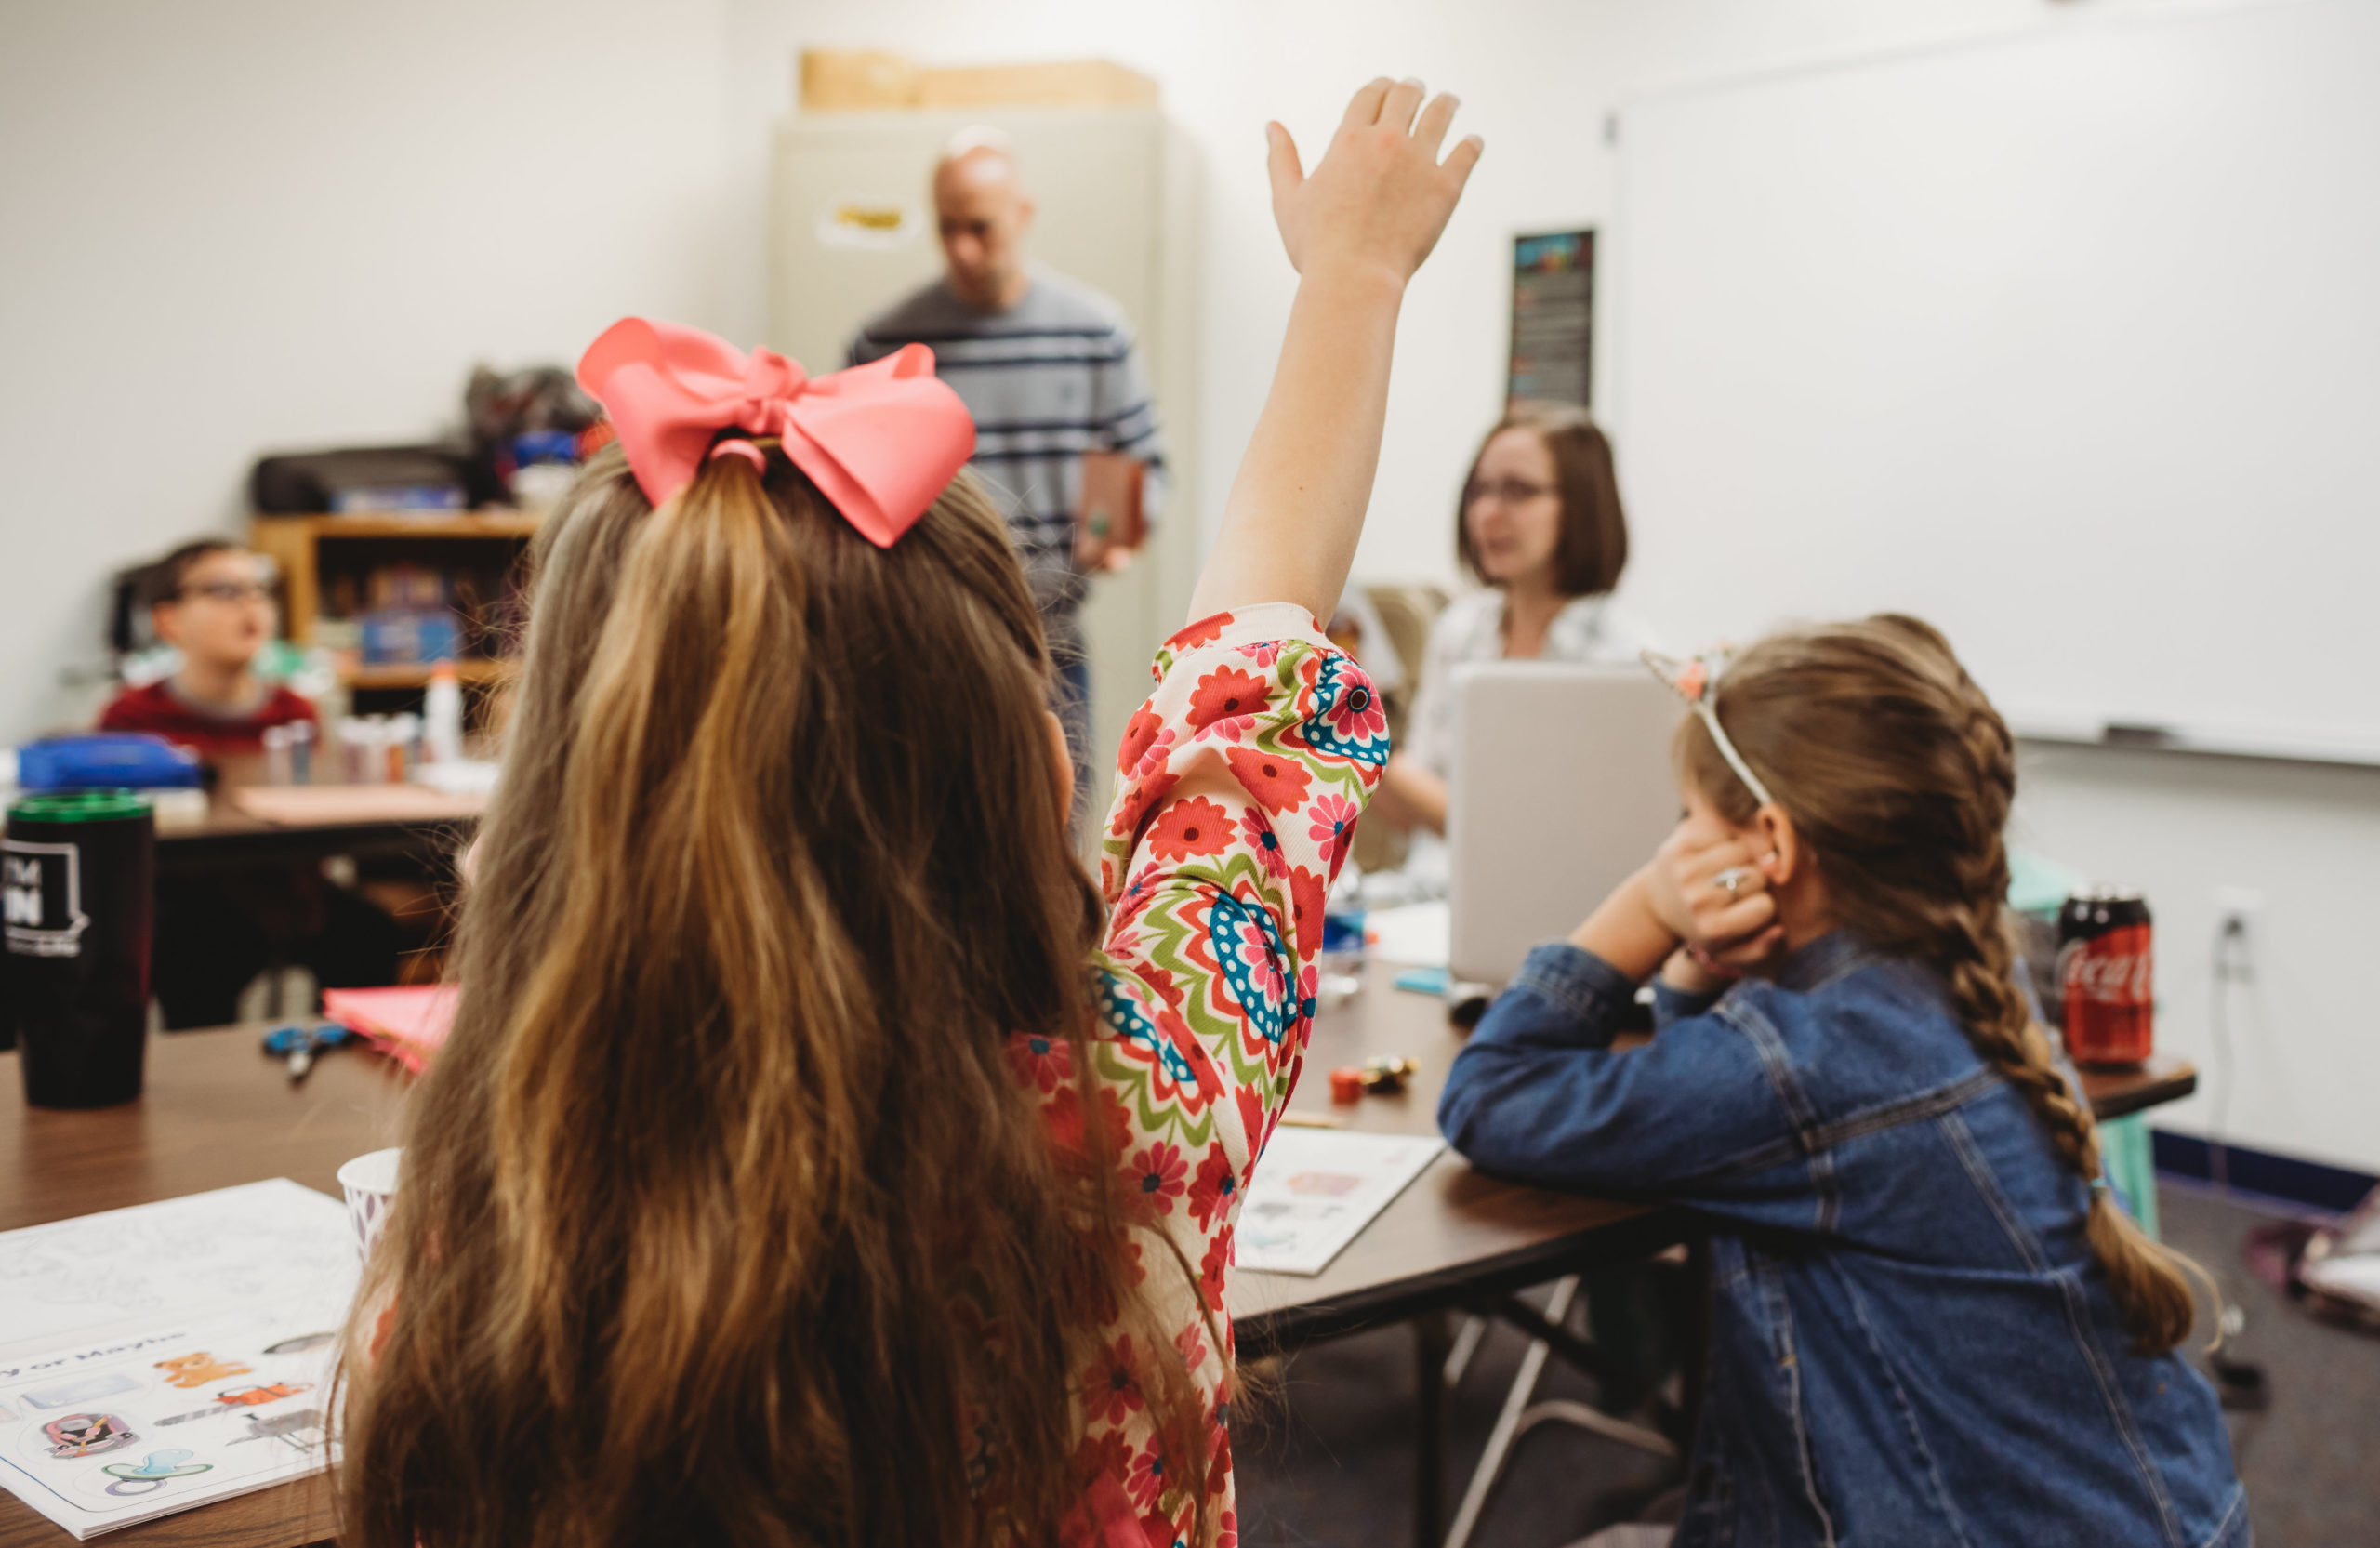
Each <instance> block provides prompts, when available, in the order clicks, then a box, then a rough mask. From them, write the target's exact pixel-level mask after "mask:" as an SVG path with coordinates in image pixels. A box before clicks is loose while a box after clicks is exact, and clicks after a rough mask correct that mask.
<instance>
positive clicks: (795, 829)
mask: <svg viewBox="0 0 2380 1548" xmlns="http://www.w3.org/2000/svg"><path fill="white" fill-rule="evenodd" d="M532 562H533V564H534V565H535V592H534V602H533V610H532V615H531V622H530V626H529V630H528V639H527V646H526V656H525V660H524V664H523V668H522V674H521V683H520V690H519V695H518V700H517V709H516V716H515V719H514V721H513V723H512V726H511V728H510V732H509V736H510V744H509V755H508V757H507V760H506V765H505V775H504V782H503V785H502V787H501V788H500V790H499V792H498V794H497V796H496V801H495V804H494V807H493V809H492V811H491V812H490V814H489V815H488V818H487V821H486V823H485V826H484V829H483V837H482V840H481V843H480V846H479V852H478V854H477V857H476V862H475V867H474V870H475V874H474V880H473V882H472V885H471V888H470V892H469V896H468V897H467V899H466V901H465V906H464V915H463V920H462V923H461V926H460V932H459V935H460V960H461V983H462V995H461V999H460V1003H459V1006H458V1009H457V1012H456V1021H455V1027H454V1031H453V1034H452V1037H451V1039H450V1040H449V1041H448V1042H447V1044H446V1046H445V1048H444V1049H443V1052H441V1054H440V1056H439V1060H438V1063H437V1065H436V1067H435V1069H434V1070H433V1072H432V1073H431V1074H430V1077H429V1078H428V1079H427V1080H426V1081H425V1082H424V1083H423V1085H422V1087H421V1088H420V1090H419V1091H418V1092H417V1093H416V1097H415V1102H414V1108H413V1112H412V1116H411V1119H410V1126H409V1130H408V1132H407V1135H406V1144H405V1158H404V1176H403V1188H402V1190H401V1192H400V1195H399V1199H398V1204H397V1207H396V1210H395V1212H394V1216H393V1219H392V1222H391V1224H390V1236H389V1237H388V1238H387V1240H386V1242H385V1244H384V1246H383V1248H382V1249H381V1250H379V1251H378V1252H377V1254H376V1256H375V1261H374V1264H373V1266H372V1269H371V1272H370V1275H369V1277H368V1280H367V1283H366V1285H365V1287H364V1293H363V1295H362V1296H361V1297H360V1298H359V1301H358V1304H359V1306H360V1307H364V1308H368V1309H369V1310H367V1311H365V1312H360V1313H359V1314H358V1318H357V1324H356V1326H355V1328H354V1329H353V1330H351V1336H350V1356H351V1357H350V1361H349V1371H350V1375H349V1378H348V1386H347V1390H346V1394H345V1397H344V1400H343V1407H342V1413H343V1424H344V1440H345V1444H346V1460H345V1463H344V1466H343V1468H342V1472H341V1481H340V1494H341V1503H342V1510H343V1516H344V1520H343V1524H342V1534H341V1541H345V1542H347V1543H350V1544H351V1545H355V1548H416V1545H417V1544H421V1545H427V1548H480V1545H484V1548H499V1545H500V1548H532V1545H541V1544H554V1545H564V1544H568V1545H573V1548H575V1545H581V1544H606V1545H610V1544H643V1543H654V1544H659V1543H665V1542H666V1543H672V1544H675V1543H721V1544H725V1543H733V1544H878V1543H896V1542H897V1543H911V1542H916V1543H927V1542H931V1543H972V1542H982V1541H1018V1542H1031V1543H1039V1542H1044V1541H1054V1540H1055V1538H1056V1537H1057V1535H1058V1531H1059V1528H1060V1522H1061V1520H1062V1519H1063V1518H1064V1515H1066V1514H1067V1512H1068V1511H1069V1510H1070V1509H1072V1508H1073V1506H1074V1505H1075V1502H1077V1501H1078V1500H1079V1499H1080V1498H1081V1495H1082V1488H1083V1479H1082V1478H1081V1476H1080V1475H1079V1474H1078V1470H1077V1448H1078V1442H1079V1440H1080V1437H1079V1436H1078V1434H1077V1430H1076V1423H1075V1419H1074V1411H1075V1410H1074V1407H1073V1401H1074V1397H1075V1385H1076V1382H1077V1376H1078V1372H1079V1371H1080V1370H1082V1369H1085V1368H1086V1366H1087V1365H1088V1363H1089V1360H1090V1354H1091V1351H1090V1349H1089V1347H1088V1346H1087V1345H1086V1342H1085V1341H1086V1339H1087V1337H1089V1336H1090V1332H1091V1330H1096V1329H1098V1328H1099V1327H1101V1326H1102V1325H1103V1324H1104V1323H1105V1322H1106V1321H1108V1320H1109V1319H1110V1318H1112V1317H1116V1316H1122V1317H1123V1318H1124V1319H1125V1322H1126V1325H1127V1326H1128V1327H1135V1326H1137V1327H1140V1328H1141V1336H1138V1337H1136V1338H1135V1339H1134V1340H1133V1344H1134V1345H1135V1346H1136V1347H1137V1348H1138V1349H1140V1350H1143V1351H1146V1352H1149V1353H1150V1355H1151V1356H1152V1358H1150V1359H1149V1360H1148V1361H1147V1362H1146V1364H1145V1365H1144V1367H1142V1368H1141V1369H1136V1370H1134V1371H1133V1372H1132V1374H1133V1376H1134V1378H1135V1379H1136V1380H1137V1382H1138V1383H1139V1386H1140V1389H1141V1396H1142V1397H1143V1399H1144V1401H1145V1402H1146V1403H1147V1404H1148V1406H1149V1407H1150V1409H1152V1411H1153V1413H1154V1415H1155V1417H1156V1419H1157V1429H1158V1436H1159V1440H1160V1443H1161V1445H1162V1446H1163V1448H1164V1451H1163V1453H1162V1454H1163V1455H1164V1457H1165V1458H1166V1460H1167V1461H1168V1462H1170V1463H1173V1464H1174V1465H1170V1466H1168V1467H1167V1468H1166V1470H1165V1475H1166V1476H1167V1477H1169V1478H1171V1479H1176V1480H1185V1481H1188V1482H1187V1483H1185V1484H1179V1485H1177V1486H1176V1487H1177V1489H1180V1488H1188V1489H1189V1492H1191V1493H1197V1492H1198V1491H1197V1489H1196V1488H1195V1487H1194V1486H1195V1483H1196V1482H1197V1481H1200V1480H1203V1479H1204V1477H1205V1476H1206V1473H1207V1463H1208V1460H1209V1458H1208V1433H1207V1425H1206V1419H1205V1415H1204V1413H1203V1411H1202V1409H1201V1403H1200V1399H1199V1396H1198V1395H1197V1391H1196V1389H1195V1387H1194V1386H1193V1385H1192V1383H1191V1382H1190V1379H1189V1375H1188V1373H1187V1371H1186V1370H1185V1369H1183V1366H1182V1364H1181V1362H1180V1361H1179V1360H1170V1359H1168V1358H1166V1357H1165V1356H1166V1354H1168V1353H1170V1349H1171V1342H1170V1339H1169V1338H1167V1337H1163V1336H1158V1334H1157V1325H1156V1322H1155V1319H1153V1318H1150V1317H1148V1316H1146V1314H1145V1313H1144V1311H1143V1310H1142V1302H1141V1297H1143V1296H1144V1295H1146V1294H1148V1293H1149V1291H1147V1290H1144V1289H1140V1288H1136V1287H1137V1286H1138V1285H1139V1284H1140V1282H1141V1281H1142V1280H1143V1278H1144V1276H1155V1275H1158V1274H1163V1273H1166V1272H1169V1269H1168V1267H1167V1265H1165V1264H1161V1263H1157V1264H1147V1265H1144V1266H1142V1265H1136V1264H1134V1263H1133V1262H1132V1261H1131V1249H1130V1247H1129V1246H1128V1244H1127V1240H1126V1225H1125V1222H1126V1216H1125V1213H1124V1206H1123V1205H1122V1204H1121V1203H1120V1202H1119V1201H1118V1200H1117V1198H1116V1197H1113V1195H1112V1191H1111V1187H1110V1184H1108V1182H1107V1179H1109V1178H1110V1177H1111V1176H1113V1175H1114V1164H1113V1163H1114V1160H1115V1158H1114V1157H1113V1156H1112V1155H1111V1154H1110V1153H1109V1152H1110V1149H1111V1147H1112V1144H1113V1142H1112V1140H1110V1139H1109V1137H1108V1135H1107V1134H1106V1132H1105V1127H1104V1125H1102V1124H1099V1123H1087V1124H1084V1125H1082V1126H1081V1133H1080V1136H1079V1138H1069V1139H1068V1140H1067V1141H1065V1142H1064V1143H1063V1144H1057V1143H1053V1142H1052V1139H1051V1135H1050V1132H1049V1131H1048V1128H1047V1126H1046V1125H1045V1124H1044V1123H1043V1122H1042V1121H1041V1119H1040V1118H1039V1116H1038V1112H1037V1110H1036V1108H1035V1106H1034V1105H1033V1103H1032V1102H1031V1100H1029V1098H1028V1096H1027V1093H1026V1092H1025V1089H1024V1087H1023V1086H1022V1085H1021V1084H1020V1082H1019V1081H1018V1079H1017V1078H1015V1076H1014V1075H1013V1074H1012V1069H1011V1067H1010V1065H1009V1064H1008V1062H1007V1061H1008V1047H1009V1039H1010V1038H1011V1036H1012V1034H1016V1033H1032V1034H1037V1035H1045V1036H1052V1037H1061V1038H1064V1039H1067V1040H1069V1041H1070V1042H1071V1043H1072V1044H1073V1045H1074V1048H1075V1052H1076V1057H1075V1060H1074V1069H1075V1070H1076V1072H1077V1078H1078V1088H1077V1092H1076V1094H1077V1096H1078V1099H1079V1100H1080V1101H1081V1102H1082V1104H1083V1106H1082V1109H1081V1110H1083V1111H1085V1112H1091V1111H1095V1110H1096V1108H1095V1106H1094V1105H1092V1102H1091V1098H1092V1095H1093V1092H1092V1088H1091V1085H1090V1083H1089V1082H1090V1079H1091V1060H1090V1059H1089V1058H1088V1057H1085V1056H1084V1051H1083V1047H1082V1039H1083V1038H1084V1036H1085V1034H1086V1030H1087V1026H1088V1018H1089V1016H1090V1013H1091V1012H1090V1009H1089V1006H1090V998H1089V993H1088V983H1087V967H1086V954H1087V952H1088V951H1089V949H1090V947H1091V944H1092V939H1093V935H1094V933H1095V931H1096V929H1097V925H1098V920H1099V906H1098V899H1097V897H1096V895H1095V893H1093V892H1092V891H1091V887H1090V885H1089V883H1088V881H1087V880H1085V879H1084V877H1083V875H1082V873H1081V870H1080V869H1079V867H1078V866H1077V865H1076V863H1075V862H1074V860H1073V859H1072V857H1071V855H1070V853H1069V851H1068V847H1067V841H1066V833H1065V826H1064V814H1063V813H1062V811H1061V810H1060V789H1059V774H1058V772H1057V766H1056V762H1055V759H1054V756H1053V749H1052V747H1051V737H1050V734H1049V731H1048V727H1047V721H1046V720H1045V717H1044V714H1043V710H1042V706H1043V703H1044V702H1045V692H1046V686H1047V678H1048V671H1049V667H1048V661H1047V658H1046V655H1045V652H1044V647H1043V644H1042V638H1041V632H1040V627H1039V622H1038V616H1037V615H1036V613H1035V611H1034V606H1033V602H1032V600H1031V597H1030V596H1029V594H1028V593H1027V591H1026V589H1025V580H1024V577H1023V575H1022V573H1021V572H1020V570H1019V569H1018V566H1017V562H1016V560H1015V558H1014V556H1013V553H1012V550H1011V549H1010V547H1009V544H1008V540H1007V537H1006V534H1005V529H1004V527H1003V526H1002V524H1001V523H1000V521H999V518H998V515H997V513H996V512H995V511H994V509H992V507H991V506H990V504H989V503H988V502H987V500H986V499H985V496H984V495H983V494H982V492H981V490H980V489H979V488H978V487H977V486H976V485H975V484H974V483H973V481H972V479H971V478H970V477H968V476H966V475H963V474H962V475H961V476H960V477H959V479H958V480H957V481H956V482H954V483H952V485H951V486H950V487H949V489H948V490H946V491H945V493H944V494H943V496H941V497H940V499H939V500H938V501H937V502H936V503H935V505H934V506H933V508H932V509H931V510H929V511H928V512H927V513H926V514H925V516H924V517H923V518H922V519H921V520H920V521H919V523H918V524H917V525H916V526H915V527H913V528H912V529H911V530H910V531H909V532H908V534H907V535H906V536H904V537H903V538H902V539H901V541H900V542H899V543H897V544H896V545H894V546H893V548H892V549H886V550H879V549H874V548H872V547H870V546H869V545H868V544H867V543H866V542H865V541H864V540H863V539H861V538H860V537H859V536H857V535H856V534H855V533H853V531H852V529H851V528H850V527H849V526H848V525H847V524H846V523H844V522H843V521H842V520H841V519H840V516H838V515H837V514H836V512H835V511H834V510H833V509H831V508H830V507H829V506H827V505H826V502H825V500H824V498H823V497H822V496H819V494H818V493H817V491H816V490H815V488H814V487H813V485H812V484H811V483H810V482H809V481H808V479H807V478H805V477H804V476H803V475H802V474H800V472H798V471H796V470H794V469H792V468H791V467H790V466H788V465H787V464H786V463H785V461H784V460H783V458H782V457H781V456H774V455H773V456H771V457H770V458H769V466H768V469H767V470H766V473H765V475H763V473H762V472H760V470H756V469H755V468H754V467H753V465H752V464H751V463H750V462H748V461H747V460H746V459H744V458H741V457H735V456H729V457H724V458H719V459H716V460H713V461H711V462H710V463H708V464H707V466H706V468H705V470H704V471H703V472H702V474H701V475H700V476H699V477H698V478H697V479H696V480H695V481H694V483H693V484H692V485H691V486H690V487H689V488H687V489H686V490H685V492H684V493H683V494H681V496H678V497H677V498H676V499H674V500H672V501H670V502H669V503H668V504H667V505H665V506H664V507H662V508H661V509H658V510H654V509H650V508H649V507H648V506H647V504H646V502H645V500H644V498H643V496H641V494H640V493H639V492H638V490H637V486H636V484H635V483H634V482H633V480H632V479H631V478H630V477H629V476H628V469H627V465H626V463H625V461H624V460H623V459H622V458H621V456H620V455H619V454H618V452H617V451H616V450H608V451H606V452H604V453H603V454H602V455H600V456H598V457H597V458H596V460H595V461H594V463H593V464H592V465H591V466H590V468H589V469H588V472H587V473H586V474H585V475H584V476H583V477H582V479H581V481H580V483H579V485H578V486H577V488H576V489H575V491H574V492H573V494H572V496H570V497H569V498H568V499H567V500H566V501H565V502H564V504H563V506H562V509H559V510H558V511H557V512H556V514H555V515H554V516H553V518H552V519H550V520H549V522H548V523H547V524H546V526H545V527H544V529H543V530H542V531H541V532H540V533H539V535H538V537H537V540H536V547H535V551H534V554H533V561H532ZM1176 1271H1179V1270H1178V1269H1177V1270H1176ZM382 1306H390V1307H392V1311H391V1315H390V1318H389V1320H388V1323H387V1331H386V1336H385V1337H384V1338H379V1339H378V1343H377V1350H374V1349H373V1348H372V1347H371V1345H372V1344H373V1343H374V1341H375V1338H376V1336H377V1327H378V1316H377V1313H378V1309H379V1308H380V1307H382ZM971 1469H972V1472H971ZM1167 1503H1168V1504H1169V1505H1171V1506H1173V1507H1175V1508H1177V1509H1178V1508H1179V1505H1180V1503H1181V1502H1180V1501H1179V1500H1176V1499H1173V1498H1172V1497H1171V1496H1169V1497H1168V1500H1167ZM1199 1510H1200V1515H1199V1521H1200V1527H1201V1531H1202V1534H1203V1533H1204V1532H1205V1531H1206V1529H1207V1528H1208V1523H1207V1522H1206V1520H1205V1502H1204V1498H1203V1495H1202V1494H1201V1495H1200V1496H1199Z"/></svg>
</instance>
